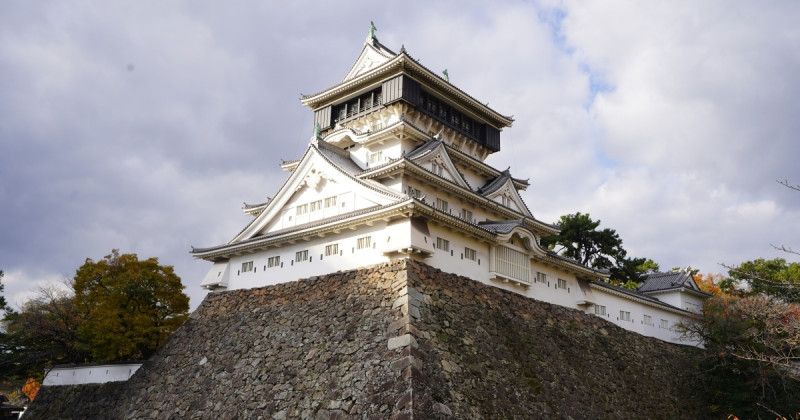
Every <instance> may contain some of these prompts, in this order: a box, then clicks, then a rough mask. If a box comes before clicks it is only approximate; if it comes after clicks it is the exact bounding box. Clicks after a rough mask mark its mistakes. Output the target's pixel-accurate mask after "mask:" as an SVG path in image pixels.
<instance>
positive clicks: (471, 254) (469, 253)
mask: <svg viewBox="0 0 800 420" xmlns="http://www.w3.org/2000/svg"><path fill="white" fill-rule="evenodd" d="M464 258H466V259H468V260H472V261H475V260H477V259H478V251H475V250H474V249H472V248H466V247H465V248H464Z"/></svg>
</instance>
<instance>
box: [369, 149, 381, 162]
mask: <svg viewBox="0 0 800 420" xmlns="http://www.w3.org/2000/svg"><path fill="white" fill-rule="evenodd" d="M381 162H383V151H380V152H375V153H370V154H369V163H370V165H374V164H376V163H381Z"/></svg>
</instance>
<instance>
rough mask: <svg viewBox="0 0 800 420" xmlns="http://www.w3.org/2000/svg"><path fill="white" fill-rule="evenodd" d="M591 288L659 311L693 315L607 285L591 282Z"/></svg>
mask: <svg viewBox="0 0 800 420" xmlns="http://www.w3.org/2000/svg"><path fill="white" fill-rule="evenodd" d="M589 287H591V288H593V289H597V290H602V291H604V292H606V293H610V294H612V295H614V296H619V297H621V298H625V299H628V300H632V301H634V302H638V303H642V304H645V305H648V306H652V307H654V308H659V309H663V310H666V311H669V312H674V313H676V314H680V315H682V316H686V315H692V313H691V312H689V311H685V310H683V309H681V308H678V307H675V306H672V305H670V304H668V303H664V302H654V301H652V300H648V299H645V298H643V297H639V296H636V295H632V294H628V293H625V292H622V291H619V290H616V289H612V288H610V287H606V286H605V285H603V284H601V283H598V282H590V283H589Z"/></svg>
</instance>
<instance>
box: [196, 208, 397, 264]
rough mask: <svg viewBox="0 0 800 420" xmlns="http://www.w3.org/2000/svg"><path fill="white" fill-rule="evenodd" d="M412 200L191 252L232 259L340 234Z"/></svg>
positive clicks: (388, 214)
mask: <svg viewBox="0 0 800 420" xmlns="http://www.w3.org/2000/svg"><path fill="white" fill-rule="evenodd" d="M411 201H412V200H406V201H403V202H400V203H395V204H391V205H388V206H373V207H369V208H366V209H361V210H357V211H354V212H350V213H346V214H343V215H339V216H336V217H332V218H328V219H323V220H319V221H316V222H311V223H305V224H303V225H300V226H295V227H293V228H288V229H283V230H279V231H276V232H273V233H271V234H269V235H264V236H256V237H254V238H250V239H246V240H243V241H239V242H235V243H230V244H224V245H218V246H214V247H209V248H197V249H193V250H192V252H191V254H192V256H193V257H194V258H198V259H203V260H208V261H213V260H216V259H221V258H228V257H230V256H232V255H237V254H242V253H249V252H256V251H259V250H261V249H266V248H271V247H276V246H280V245H282V244H284V243H286V242H291V241H299V240H303V239H305V238H308V237H309V236H325V235H327V234H330V233H336V231H341V230H344V229H346V228H347V227H349V226H353V225H360V224H365V223H370V222H373V221H376V220H384V219H387V218H392V217H395V216H401V215H403V214H404V213H405V212H408V211H409V210H411V209H412V208H413V205H411Z"/></svg>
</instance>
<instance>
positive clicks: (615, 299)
mask: <svg viewBox="0 0 800 420" xmlns="http://www.w3.org/2000/svg"><path fill="white" fill-rule="evenodd" d="M592 293H593V294H594V296H595V302H596V304H597V305H603V306H605V307H606V315H605V316H601V318H603V319H605V320H607V321H609V322H611V323H613V324H616V325H618V326H620V327H622V328H625V329H626V330H630V331H634V332H637V333H639V334H642V335H645V336H648V337H655V338H658V339H660V340H664V341H669V342H672V343H680V344H692V343H687V342H683V341H681V340H680V333H679V332H677V331H676V330H675V324H676V323H678V322H680V321H681V320H683V317H682V316H681V315H679V314H677V313H675V312H671V311H667V310H664V309H660V308H657V307H654V306H650V305H645V304H643V303H639V302H636V301H633V300H630V299H626V298H623V297H621V296H617V295H614V294H611V293H608V292H605V291H604V290H603V289H598V288H592ZM620 311H628V312H630V313H631V320H630V321H623V320H621V319H620ZM586 312H587V313H590V314H594V312H595V308H594V307H593V306H592V307H589V308H588V309H587V310H586ZM644 315H650V316H651V317H652V320H653V323H652V325H648V324H644ZM597 316H600V315H597ZM662 319H665V320H667V324H668V328H662V327H661V320H662Z"/></svg>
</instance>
